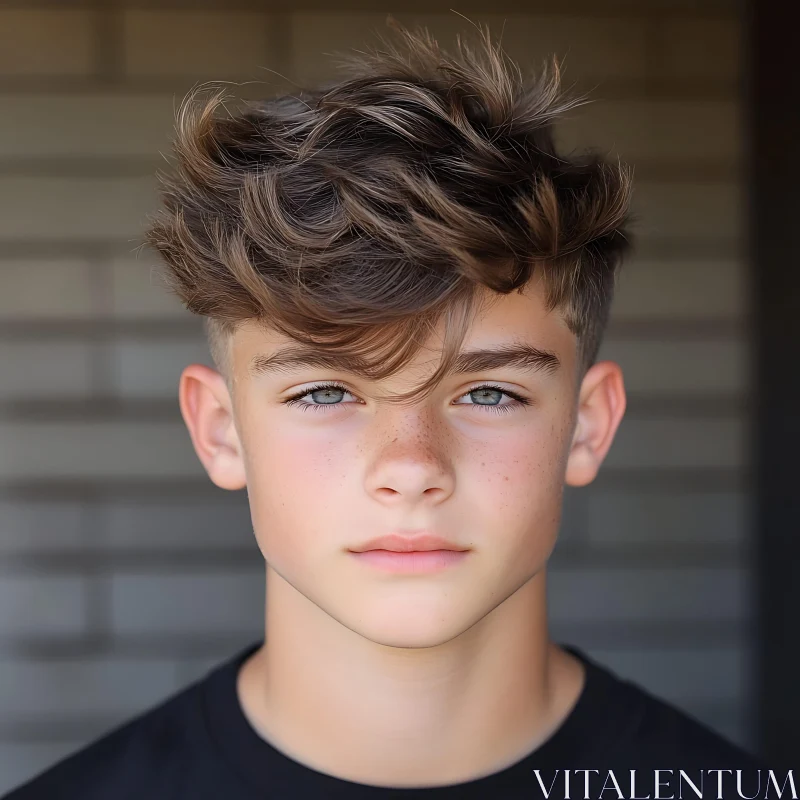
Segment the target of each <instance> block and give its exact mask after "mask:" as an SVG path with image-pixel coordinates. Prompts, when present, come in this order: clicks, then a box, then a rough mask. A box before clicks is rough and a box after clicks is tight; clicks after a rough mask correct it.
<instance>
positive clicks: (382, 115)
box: [146, 19, 631, 401]
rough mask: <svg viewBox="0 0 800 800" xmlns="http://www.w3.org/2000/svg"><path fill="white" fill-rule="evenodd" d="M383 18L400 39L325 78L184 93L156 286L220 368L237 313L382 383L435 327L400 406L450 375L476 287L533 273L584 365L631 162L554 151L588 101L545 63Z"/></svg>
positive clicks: (601, 312)
mask: <svg viewBox="0 0 800 800" xmlns="http://www.w3.org/2000/svg"><path fill="white" fill-rule="evenodd" d="M389 24H390V25H391V26H392V27H393V28H394V30H395V31H396V33H397V37H396V40H395V41H388V40H386V39H385V38H381V46H380V47H373V48H371V49H369V50H367V51H366V52H361V53H359V54H358V55H351V56H349V57H347V59H346V61H345V63H344V66H345V68H346V69H347V71H348V74H347V75H346V76H345V77H344V78H343V79H342V80H340V81H339V82H337V83H335V84H331V85H328V86H325V87H323V88H317V89H314V90H303V91H300V92H298V93H297V94H295V95H286V96H281V97H278V98H276V99H272V100H268V101H260V102H249V103H246V104H245V107H244V108H243V109H242V110H240V111H237V112H236V113H231V112H230V111H227V109H226V106H225V100H226V97H225V95H224V92H223V91H220V90H216V91H215V92H214V93H213V94H212V95H211V96H210V97H206V98H205V99H203V100H201V99H200V95H201V90H200V89H196V90H194V91H193V92H191V93H190V94H189V96H188V97H187V98H186V99H185V100H184V102H183V104H182V105H181V108H180V110H179V112H178V118H177V125H176V131H177V132H176V139H175V153H176V157H177V169H176V171H175V174H174V175H172V176H163V175H162V176H161V181H162V197H163V206H162V208H161V209H159V212H158V213H157V214H156V215H155V217H154V219H153V220H152V221H151V222H152V224H151V227H150V229H149V230H148V232H147V235H146V239H147V242H148V243H149V244H151V245H152V246H154V247H155V249H156V250H158V251H159V252H160V254H161V255H162V256H163V259H164V261H165V262H166V265H167V268H168V269H167V280H168V284H169V286H170V288H171V289H172V290H173V291H174V292H175V293H176V294H177V295H178V296H179V298H180V299H181V300H182V302H183V303H184V304H185V306H186V307H187V308H188V309H189V310H190V311H191V312H193V313H196V314H200V315H203V316H205V317H207V321H206V330H207V332H208V335H209V343H210V346H211V352H212V356H213V357H214V360H215V362H216V364H217V366H218V368H219V369H220V370H221V371H222V372H223V373H225V372H226V369H227V359H226V352H227V342H228V339H229V334H231V333H232V332H233V331H234V330H235V329H236V326H237V324H238V323H239V322H241V321H243V320H248V319H252V320H258V321H259V322H261V323H264V324H266V325H267V326H269V327H271V328H272V329H274V330H277V331H278V332H280V333H282V334H284V335H286V336H288V337H291V338H292V339H294V340H295V341H297V342H299V343H302V344H307V345H310V346H313V347H317V348H326V349H328V350H333V351H336V352H337V353H340V354H345V355H348V356H350V357H353V358H355V359H356V363H357V364H359V365H360V370H361V372H362V373H363V374H364V375H366V376H368V377H371V378H375V379H381V378H384V377H386V376H387V375H390V374H392V373H393V372H394V371H395V370H397V369H399V368H400V367H402V366H403V365H404V364H406V363H407V362H408V361H409V360H410V359H411V358H412V357H413V356H414V355H415V353H416V352H418V350H419V349H420V347H421V346H422V345H423V344H424V341H425V339H426V338H427V336H428V335H429V334H431V333H432V331H433V330H434V326H435V325H436V324H437V323H438V322H439V321H440V320H442V319H444V322H445V325H444V330H445V335H444V341H443V346H442V356H443V357H442V360H441V362H440V364H439V367H438V369H437V370H436V371H435V372H434V374H433V375H432V376H431V377H430V379H429V380H427V381H426V382H425V383H424V384H423V385H422V386H420V387H417V388H416V389H415V390H414V391H413V392H407V393H405V394H403V395H397V396H395V397H394V398H389V399H394V400H397V401H404V400H407V399H409V398H411V397H413V396H415V395H418V394H419V393H426V392H428V391H430V390H431V389H432V388H433V387H434V386H435V385H436V384H437V383H438V382H439V381H440V380H441V378H442V377H443V376H444V375H445V374H446V372H447V371H448V370H449V369H450V368H451V365H452V364H453V362H454V360H455V358H456V357H457V355H458V352H459V349H460V347H461V345H462V343H463V341H464V338H465V336H466V333H467V330H468V327H469V324H470V322H471V319H472V318H473V314H474V312H475V311H476V308H477V306H476V298H477V297H478V295H479V294H483V295H484V296H485V295H486V293H485V292H483V293H481V292H479V290H480V289H482V288H485V289H489V290H491V291H493V292H495V293H499V294H506V293H509V292H511V291H513V290H515V289H517V290H521V289H522V288H523V287H524V286H525V284H527V283H528V282H529V281H530V280H531V279H532V278H537V279H540V280H541V281H542V283H543V286H544V288H545V296H546V302H547V306H548V309H549V310H553V309H559V310H560V311H561V312H562V313H563V314H564V318H565V320H566V323H567V324H568V326H569V328H570V329H571V330H572V331H573V333H575V335H576V337H577V339H578V347H579V362H580V364H579V365H580V367H581V368H582V369H584V370H585V369H587V368H588V367H589V366H591V364H592V363H593V362H594V360H595V359H596V356H597V350H598V348H599V345H600V341H601V338H602V333H603V329H604V327H605V325H606V322H607V317H608V312H609V306H610V303H611V298H612V295H613V289H614V281H615V273H616V269H617V266H618V265H619V263H620V261H621V257H622V255H623V254H624V252H625V251H626V249H627V246H628V238H627V236H626V234H625V230H624V226H625V224H626V223H627V219H628V207H629V200H630V192H631V181H630V174H629V172H628V170H627V169H626V168H625V167H623V166H622V165H620V164H618V163H617V164H609V163H606V162H605V161H603V159H602V158H600V157H599V156H598V155H596V154H591V153H590V154H586V155H583V156H581V157H579V158H571V159H570V158H566V157H564V156H561V155H559V154H557V152H556V148H555V145H554V139H553V131H552V123H553V121H554V120H556V119H557V118H558V117H559V116H560V115H561V114H563V112H565V111H566V110H568V109H571V108H573V107H574V106H575V105H577V104H579V103H580V102H582V100H580V99H570V98H567V97H566V96H565V95H563V94H562V93H561V89H560V79H559V77H560V76H559V68H558V63H557V62H556V61H555V60H553V62H552V64H550V65H546V66H545V67H544V68H543V70H542V71H541V73H540V74H539V76H538V78H531V79H529V80H526V79H524V78H523V75H522V72H521V70H520V68H519V67H518V66H517V65H516V64H515V63H514V62H512V61H511V60H510V59H509V58H508V56H507V55H506V54H505V53H504V51H502V49H501V48H500V46H499V45H498V44H496V43H494V42H493V41H492V39H491V37H490V35H489V32H488V29H484V28H483V27H480V26H479V27H478V30H479V33H480V36H479V38H478V42H477V47H475V46H473V45H471V44H470V43H469V42H468V41H466V40H465V39H463V38H462V37H458V39H457V48H456V53H455V54H453V53H448V52H445V51H444V50H442V49H441V48H440V46H439V45H438V43H437V42H436V41H435V40H434V39H433V37H432V36H431V34H430V33H429V32H428V31H427V30H426V29H425V28H418V29H417V30H416V31H414V32H411V31H409V30H407V29H405V28H402V27H401V26H399V25H398V24H397V23H395V22H394V21H393V20H391V19H390V20H389ZM220 109H225V111H226V113H224V114H221V113H219V112H220ZM490 296H491V295H490Z"/></svg>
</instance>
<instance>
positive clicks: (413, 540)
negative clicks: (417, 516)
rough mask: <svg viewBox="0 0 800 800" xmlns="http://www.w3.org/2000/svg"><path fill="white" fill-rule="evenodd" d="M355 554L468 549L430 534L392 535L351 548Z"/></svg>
mask: <svg viewBox="0 0 800 800" xmlns="http://www.w3.org/2000/svg"><path fill="white" fill-rule="evenodd" d="M350 549H351V550H352V551H353V552H355V553H363V552H365V551H366V550H392V551H394V552H395V553H412V552H415V551H421V550H468V549H469V548H467V547H460V546H459V545H457V544H455V543H453V542H449V541H447V539H443V538H442V537H441V536H434V535H433V534H430V533H408V534H406V533H390V534H388V535H387V536H378V537H377V538H375V539H370V541H368V542H365V543H364V544H362V545H358V547H351V548H350Z"/></svg>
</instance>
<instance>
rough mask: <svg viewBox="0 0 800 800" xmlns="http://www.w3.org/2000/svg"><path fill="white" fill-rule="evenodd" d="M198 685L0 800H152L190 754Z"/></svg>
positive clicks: (174, 777) (177, 774)
mask: <svg viewBox="0 0 800 800" xmlns="http://www.w3.org/2000/svg"><path fill="white" fill-rule="evenodd" d="M199 691H200V690H199V684H192V685H191V686H189V687H188V688H186V689H184V690H183V691H181V692H179V693H177V694H175V695H172V696H171V697H169V698H167V699H166V700H165V701H163V702H162V703H161V704H159V705H157V706H155V707H153V708H151V709H148V710H147V711H145V712H143V713H142V714H140V715H138V716H136V717H134V718H132V719H130V720H128V721H127V722H125V723H123V724H122V725H120V726H119V727H117V728H114V729H113V730H111V731H110V732H108V733H106V734H104V735H103V736H101V737H100V738H98V739H96V740H95V741H93V742H91V743H90V744H88V745H86V746H85V747H83V748H82V749H80V750H78V751H77V752H75V753H73V754H71V755H69V756H66V757H65V758H63V759H62V760H61V761H59V762H57V763H56V764H54V765H53V766H51V767H49V768H48V769H47V770H45V771H44V772H42V773H40V774H39V775H37V776H36V777H34V778H32V779H31V780H29V781H27V782H26V783H24V784H22V785H21V786H18V787H16V788H15V789H13V790H12V791H11V793H10V794H8V795H5V796H4V797H3V798H2V800H45V798H46V799H47V800H62V799H63V800H66V799H67V798H69V799H70V800H72V798H81V800H100V798H104V800H105V799H106V798H110V797H113V798H115V800H127V799H128V798H131V800H132V798H141V797H148V796H149V797H154V796H155V793H154V792H152V791H151V790H152V787H153V786H154V785H155V784H157V785H158V786H159V789H161V790H162V791H163V789H162V787H164V788H167V787H169V786H170V785H172V784H175V785H177V782H178V781H179V780H180V774H181V770H182V765H183V764H185V762H186V758H187V757H188V753H189V751H190V749H191V742H190V736H191V731H192V725H193V723H194V722H195V720H193V719H192V717H193V716H199V715H200V709H199V698H198V695H199Z"/></svg>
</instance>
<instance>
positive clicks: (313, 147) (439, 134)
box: [10, 29, 766, 800]
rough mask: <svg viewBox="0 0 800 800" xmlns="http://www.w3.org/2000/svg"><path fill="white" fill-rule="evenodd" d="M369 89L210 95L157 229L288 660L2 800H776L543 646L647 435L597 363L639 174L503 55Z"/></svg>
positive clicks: (182, 144) (235, 668) (191, 374)
mask: <svg viewBox="0 0 800 800" xmlns="http://www.w3.org/2000/svg"><path fill="white" fill-rule="evenodd" d="M352 69H353V72H352V74H351V75H350V76H348V77H347V78H346V79H344V80H342V81H341V82H339V83H338V84H335V85H333V86H329V87H327V88H326V89H321V90H318V91H314V92H305V93H302V94H300V95H298V96H296V97H283V98H280V99H278V100H274V101H272V102H267V103H261V104H255V105H252V106H251V107H250V108H249V109H248V110H246V111H244V112H240V113H236V114H232V115H230V114H229V115H225V114H220V113H219V111H220V106H221V103H222V99H221V98H220V97H219V96H217V97H214V98H212V99H211V100H209V101H207V102H206V103H205V104H197V103H195V102H194V100H195V98H194V97H192V98H190V100H189V102H187V103H185V104H184V106H183V107H182V109H181V112H180V113H179V117H178V129H177V139H176V153H177V157H178V169H177V172H176V174H175V176H174V177H173V178H172V179H170V180H168V181H166V183H165V191H164V208H163V209H162V210H161V213H160V215H159V216H158V217H157V218H156V219H155V220H154V221H153V225H152V227H151V229H150V231H149V232H148V241H149V242H150V243H151V244H152V245H153V246H154V247H155V248H156V249H157V250H158V251H159V252H160V253H161V255H162V256H163V258H164V260H165V262H166V264H167V266H168V269H169V273H168V275H169V278H170V282H171V286H172V288H173V289H174V290H175V291H176V292H177V294H178V295H179V296H180V297H181V299H182V300H183V302H184V303H185V304H186V306H187V308H188V309H189V310H190V311H192V312H194V313H197V314H201V315H203V316H204V317H206V318H207V331H208V334H209V343H210V347H211V351H212V354H213V357H214V362H215V365H216V367H217V369H216V370H213V369H210V368H208V367H205V366H202V365H199V364H193V365H190V366H188V367H186V369H185V370H184V371H183V373H182V375H181V380H180V389H179V399H180V408H181V412H182V414H183V417H184V420H185V422H186V425H187V427H188V430H189V434H190V436H191V439H192V442H193V445H194V447H195V450H196V452H197V455H198V457H199V458H200V460H201V462H202V463H203V466H204V467H205V469H206V471H207V472H208V475H209V477H210V478H211V480H212V481H213V482H214V483H215V484H216V485H217V486H219V487H222V488H225V489H241V488H246V489H247V493H248V498H249V503H250V509H251V516H252V522H253V528H254V532H255V536H256V539H257V541H258V545H259V548H260V550H261V552H262V553H263V555H264V558H265V562H266V573H267V577H266V587H267V589H266V606H265V608H266V615H265V616H266V620H265V637H264V641H263V642H258V643H253V644H252V645H250V646H248V647H247V648H246V649H245V650H243V651H242V652H240V653H238V654H236V655H235V656H234V657H232V658H231V659H230V660H229V661H227V662H226V663H224V664H221V665H220V666H219V667H218V668H216V669H214V670H212V671H211V672H210V673H209V674H208V675H207V676H206V677H205V678H204V679H202V680H200V681H198V682H197V683H196V684H194V685H192V686H190V687H189V688H187V689H185V690H184V691H183V692H181V693H180V694H178V695H176V696H174V697H172V698H170V699H168V700H167V701H166V702H164V703H162V704H161V705H159V706H158V707H156V708H154V709H151V710H149V711H147V712H146V713H144V714H142V715H141V716H139V717H137V718H136V719H134V720H132V721H130V722H128V723H127V724H126V725H124V726H122V727H120V728H118V729H116V730H115V731H113V732H111V733H110V734H108V735H106V736H104V737H102V738H101V739H100V740H98V741H97V742H95V743H93V744H92V745H90V746H89V747H87V748H85V749H84V750H82V751H81V752H79V753H78V754H77V755H73V756H71V757H68V758H67V759H65V760H64V761H62V762H61V763H60V764H58V765H56V766H55V767H53V768H51V769H50V770H48V771H46V772H45V773H44V774H43V775H41V776H39V777H38V778H36V779H34V780H33V781H31V782H29V783H28V784H26V785H25V786H23V787H21V788H20V789H19V790H18V791H17V792H14V793H12V794H11V795H10V797H11V798H14V800H33V798H47V799H48V800H52V799H53V798H80V800H89V798H113V799H114V800H117V798H119V799H120V800H122V798H147V799H148V800H167V799H169V800H177V799H178V798H181V800H183V799H187V800H188V798H192V800H202V799H204V798H209V799H210V798H214V799H215V800H216V799H217V798H220V799H223V798H224V800H255V799H256V798H296V797H309V798H311V797H313V798H361V797H363V798H383V797H408V798H416V797H419V798H423V797H424V798H455V797H458V798H522V797H525V798H530V797H553V798H555V797H559V798H560V797H570V796H572V797H607V796H613V797H638V798H644V797H674V796H683V793H684V792H686V791H695V792H697V790H698V789H699V790H700V791H701V792H702V794H701V795H700V796H709V797H711V796H714V797H738V796H740V795H739V793H738V791H737V783H736V776H737V775H736V770H737V769H738V770H741V773H740V779H741V781H742V783H741V784H740V786H741V787H743V788H742V796H743V795H744V794H747V795H748V796H750V797H753V796H756V795H754V794H753V792H754V790H755V787H756V785H758V786H759V787H760V790H761V791H763V790H764V788H765V786H766V783H764V786H761V780H762V776H761V774H760V773H758V767H759V766H760V765H759V764H758V762H757V761H756V760H755V759H753V758H751V757H750V756H748V755H747V754H746V753H744V752H742V751H741V750H740V749H738V748H737V747H735V746H733V745H732V744H730V743H727V742H725V741H724V740H723V739H721V738H720V737H719V736H717V735H716V734H714V733H713V732H711V731H710V730H709V729H707V728H705V727H704V726H702V725H701V724H700V723H699V722H697V721H695V720H693V719H692V718H690V717H689V716H687V715H685V714H683V713H682V712H680V711H679V710H677V709H676V708H674V707H672V706H670V705H668V704H666V703H664V702H662V701H660V700H658V699H657V698H655V697H654V696H652V695H650V694H649V693H647V692H646V691H644V690H643V689H642V688H640V687H638V686H636V685H634V684H632V683H629V682H626V681H623V680H621V679H620V678H619V677H617V676H616V675H615V674H613V673H612V672H611V671H609V670H607V669H606V668H604V667H602V666H601V665H600V664H598V663H596V662H594V661H593V660H591V659H590V658H588V656H586V654H585V653H584V652H583V651H582V650H580V649H578V648H577V647H574V646H570V645H561V646H559V645H558V644H556V643H555V642H553V641H551V640H550V638H549V635H548V629H547V614H546V602H545V573H546V569H545V568H546V563H547V560H548V557H549V556H550V554H551V552H552V550H553V548H554V546H555V543H556V537H557V533H558V527H559V522H560V515H561V502H562V490H563V486H564V484H565V483H566V484H569V485H571V486H583V485H586V484H588V483H590V482H591V481H592V480H593V479H594V477H595V476H596V474H597V472H598V469H599V467H600V465H601V463H602V462H603V459H604V458H605V456H606V454H607V452H608V450H609V448H610V446H611V443H612V440H613V438H614V435H615V432H616V430H617V427H618V426H619V424H620V422H621V420H622V416H623V413H624V410H625V391H624V385H623V378H622V374H621V370H620V368H619V366H618V365H617V364H615V363H612V362H597V361H596V355H597V350H598V347H599V344H600V340H601V336H602V332H603V327H604V325H605V322H606V319H607V316H608V310H609V305H610V302H611V297H612V293H613V285H614V278H615V273H616V270H617V268H618V265H619V263H620V261H621V258H622V256H623V255H624V253H625V251H626V249H627V243H628V239H627V237H626V234H625V226H626V223H627V218H628V206H629V197H630V180H629V174H628V172H627V171H626V170H625V169H623V168H622V167H620V166H618V165H609V164H606V163H604V162H603V161H601V160H599V159H597V158H595V157H587V158H585V159H582V160H568V159H566V158H564V157H561V156H559V155H557V153H556V151H555V148H554V145H553V141H552V136H551V128H550V126H551V123H552V122H553V120H555V119H557V118H558V116H559V115H560V114H561V113H563V112H564V111H565V110H566V109H568V108H570V107H571V105H573V104H574V103H572V102H571V101H568V100H565V99H564V98H563V97H562V95H561V94H560V92H559V86H558V71H557V69H555V68H554V69H553V70H551V71H545V72H544V73H543V75H542V76H541V77H540V78H539V79H538V80H537V81H536V82H531V83H525V82H524V81H523V80H522V77H521V74H520V73H519V71H518V70H517V69H516V68H515V67H514V65H513V64H511V63H510V62H509V61H508V60H507V59H506V57H505V56H504V55H503V54H502V52H501V51H500V50H499V48H498V47H497V46H496V45H495V44H494V43H493V42H492V41H491V39H490V38H489V36H488V33H487V32H485V31H482V32H481V39H480V42H479V45H478V48H477V49H473V48H471V47H469V46H467V45H465V44H464V43H462V42H459V47H458V50H457V53H456V54H454V55H448V54H445V53H443V52H441V51H440V50H439V48H438V46H437V44H436V43H435V42H434V41H433V40H432V39H431V38H430V36H429V35H428V34H427V33H426V32H425V31H424V30H423V31H418V32H416V33H410V32H408V31H405V30H402V29H398V36H397V42H396V43H394V44H386V43H385V49H383V50H380V51H376V52H372V53H368V54H362V56H361V57H360V59H358V60H354V61H353V62H352ZM587 601H589V600H588V598H587ZM589 602H590V601H589ZM658 770H661V772H658ZM680 770H683V771H684V772H683V773H680ZM688 781H691V782H692V783H691V784H690V783H688ZM764 781H766V776H764ZM756 782H758V784H757V783H756ZM692 786H694V787H695V788H694V789H692ZM718 786H719V788H720V791H718ZM609 790H610V791H611V792H612V794H611V795H607V794H606V791H609ZM676 792H678V794H676ZM689 796H692V795H689ZM695 796H696V795H695Z"/></svg>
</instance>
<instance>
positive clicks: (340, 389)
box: [283, 382, 530, 414]
mask: <svg viewBox="0 0 800 800" xmlns="http://www.w3.org/2000/svg"><path fill="white" fill-rule="evenodd" d="M347 394H351V392H350V390H349V389H348V388H347V387H346V386H344V385H343V384H340V383H336V382H330V383H321V384H318V385H316V386H311V387H310V388H308V389H305V390H304V391H302V392H300V393H298V394H296V395H293V396H292V397H289V398H287V399H286V400H284V401H283V403H284V404H285V405H287V406H299V407H300V408H301V409H302V410H303V411H307V410H308V409H313V410H314V411H323V412H324V411H327V410H328V409H330V408H331V407H336V406H339V405H342V403H341V402H339V401H340V400H342V399H343V397H342V395H347ZM503 395H505V396H506V397H510V398H511V399H512V401H513V402H510V403H501V402H500V400H501V398H502V396H503ZM306 397H310V398H312V400H313V402H306V401H305V399H304V398H306ZM463 397H471V398H472V399H473V400H474V399H476V398H477V399H479V400H487V399H488V400H490V401H493V400H495V398H496V399H497V402H488V403H484V402H473V403H456V405H470V406H473V407H474V408H480V409H485V410H487V411H491V412H492V413H495V414H506V413H508V412H509V411H513V410H514V409H515V408H519V407H520V406H528V405H530V401H529V400H526V399H525V398H524V397H522V396H521V395H518V394H517V393H516V392H512V391H510V390H509V389H503V388H502V387H500V386H493V385H491V384H483V385H481V386H476V387H475V388H473V389H470V390H469V391H468V392H465V393H464V394H463V395H461V398H463ZM461 398H459V399H461Z"/></svg>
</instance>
